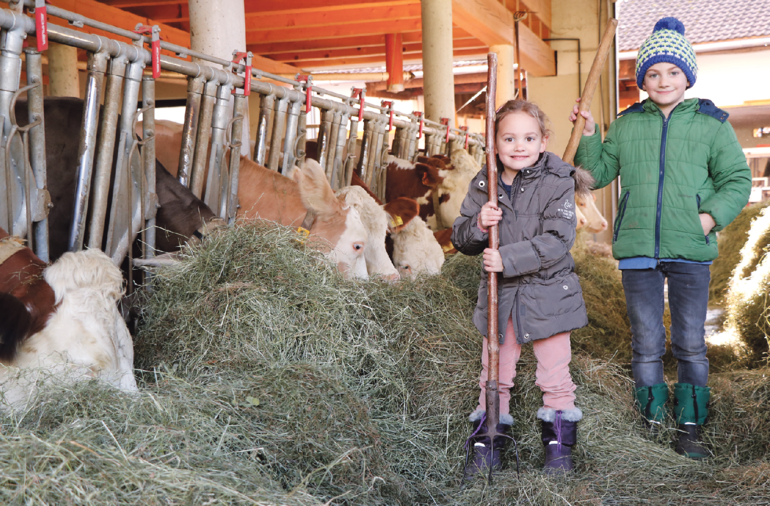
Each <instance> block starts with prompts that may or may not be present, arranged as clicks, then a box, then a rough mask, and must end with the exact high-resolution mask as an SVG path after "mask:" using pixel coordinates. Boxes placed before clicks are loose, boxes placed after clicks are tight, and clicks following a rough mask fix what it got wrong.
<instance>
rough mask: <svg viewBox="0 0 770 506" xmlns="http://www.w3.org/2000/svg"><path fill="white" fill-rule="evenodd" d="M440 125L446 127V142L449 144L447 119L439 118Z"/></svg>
mask: <svg viewBox="0 0 770 506" xmlns="http://www.w3.org/2000/svg"><path fill="white" fill-rule="evenodd" d="M441 124H442V125H446V141H444V142H446V143H447V144H449V118H441Z"/></svg>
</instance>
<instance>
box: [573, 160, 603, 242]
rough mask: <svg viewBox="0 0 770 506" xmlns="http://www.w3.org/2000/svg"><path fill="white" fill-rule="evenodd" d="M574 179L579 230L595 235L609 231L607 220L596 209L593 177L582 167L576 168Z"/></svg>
mask: <svg viewBox="0 0 770 506" xmlns="http://www.w3.org/2000/svg"><path fill="white" fill-rule="evenodd" d="M572 177H573V178H574V179H575V204H577V206H576V207H575V211H577V212H576V214H577V219H578V224H577V229H581V228H585V229H586V230H587V231H589V232H593V233H595V234H598V233H599V232H603V231H605V230H607V220H605V219H604V216H602V213H601V212H599V209H598V208H597V207H596V195H594V194H593V193H592V192H591V188H593V184H594V178H593V176H591V173H590V172H588V171H587V170H585V169H583V168H582V167H576V168H575V173H574V174H573V176H572Z"/></svg>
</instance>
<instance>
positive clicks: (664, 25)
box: [652, 18, 684, 35]
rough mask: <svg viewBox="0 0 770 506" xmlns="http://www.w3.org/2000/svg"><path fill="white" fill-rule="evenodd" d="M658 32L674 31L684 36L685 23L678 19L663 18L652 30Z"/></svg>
mask: <svg viewBox="0 0 770 506" xmlns="http://www.w3.org/2000/svg"><path fill="white" fill-rule="evenodd" d="M658 30H674V31H677V32H679V33H680V34H681V35H684V23H682V22H681V21H679V20H678V19H676V18H663V19H661V20H660V21H658V22H657V23H655V28H653V29H652V31H653V33H655V32H657V31H658Z"/></svg>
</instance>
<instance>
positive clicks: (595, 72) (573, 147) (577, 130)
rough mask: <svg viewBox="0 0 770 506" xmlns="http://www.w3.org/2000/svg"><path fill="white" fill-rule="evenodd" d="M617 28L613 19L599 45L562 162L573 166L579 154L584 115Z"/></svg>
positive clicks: (589, 106)
mask: <svg viewBox="0 0 770 506" xmlns="http://www.w3.org/2000/svg"><path fill="white" fill-rule="evenodd" d="M617 26H618V20H617V19H614V18H613V19H610V20H609V22H608V23H607V28H606V29H605V30H604V35H603V36H602V42H601V44H599V49H597V50H596V56H595V57H594V62H593V64H592V65H591V70H590V72H588V79H587V80H586V85H585V88H584V89H583V95H582V96H581V97H580V106H579V107H578V115H577V121H575V126H574V127H573V128H572V135H571V136H570V138H569V142H568V143H567V149H565V150H564V156H562V160H564V161H565V162H567V163H570V164H571V163H572V162H573V160H574V159H575V153H577V148H578V145H579V144H580V137H581V136H582V135H583V128H585V125H586V119H585V118H584V117H583V114H582V113H583V112H585V111H588V110H589V109H590V108H591V101H592V100H593V98H594V91H596V85H597V84H599V79H600V78H601V75H602V67H604V62H606V61H607V55H609V53H610V47H611V46H612V39H613V38H614V37H615V29H616V28H617Z"/></svg>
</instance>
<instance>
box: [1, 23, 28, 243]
mask: <svg viewBox="0 0 770 506" xmlns="http://www.w3.org/2000/svg"><path fill="white" fill-rule="evenodd" d="M10 15H11V17H13V18H14V19H15V18H16V17H24V18H26V16H23V15H22V14H16V13H13V12H10ZM3 28H6V29H7V30H8V31H6V32H5V33H3V34H2V42H1V44H2V46H1V47H0V49H2V51H1V52H0V115H1V116H2V123H3V124H2V132H3V136H4V137H7V136H8V135H10V133H11V128H12V127H11V121H10V114H11V102H12V100H13V95H14V94H15V93H16V90H18V89H19V79H20V78H21V50H22V46H23V44H24V39H26V38H27V32H26V31H25V30H24V29H23V28H22V27H21V26H17V25H15V24H12V25H11V26H5V25H4V26H3ZM0 146H2V148H0V160H2V161H0V164H1V165H0V169H2V170H0V175H4V177H2V182H0V189H2V188H3V187H4V189H5V195H4V196H5V199H6V206H5V207H6V214H7V215H8V221H7V224H3V226H4V227H6V230H7V231H8V233H9V234H11V235H13V222H14V219H13V217H14V208H13V207H14V206H13V201H14V199H13V193H14V192H13V185H14V180H15V178H14V177H12V172H13V169H12V167H11V164H10V163H6V160H7V159H8V158H9V157H8V156H7V153H6V152H5V149H6V147H5V146H6V142H5V139H3V142H0Z"/></svg>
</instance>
